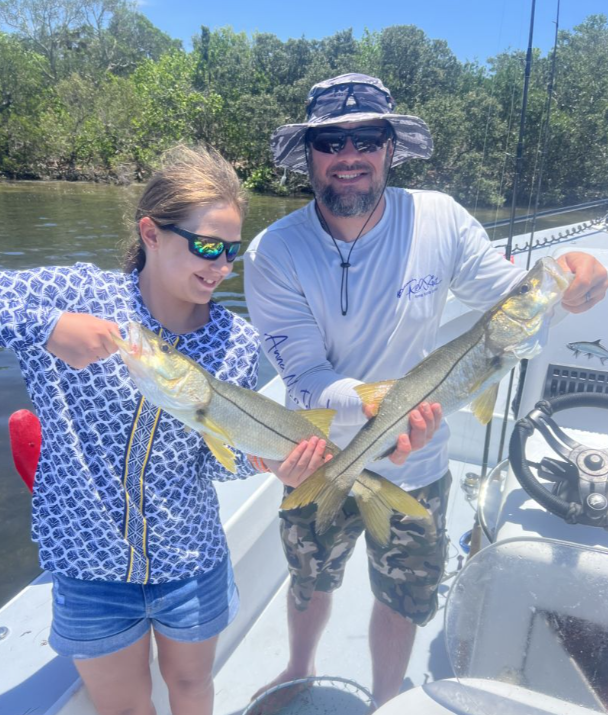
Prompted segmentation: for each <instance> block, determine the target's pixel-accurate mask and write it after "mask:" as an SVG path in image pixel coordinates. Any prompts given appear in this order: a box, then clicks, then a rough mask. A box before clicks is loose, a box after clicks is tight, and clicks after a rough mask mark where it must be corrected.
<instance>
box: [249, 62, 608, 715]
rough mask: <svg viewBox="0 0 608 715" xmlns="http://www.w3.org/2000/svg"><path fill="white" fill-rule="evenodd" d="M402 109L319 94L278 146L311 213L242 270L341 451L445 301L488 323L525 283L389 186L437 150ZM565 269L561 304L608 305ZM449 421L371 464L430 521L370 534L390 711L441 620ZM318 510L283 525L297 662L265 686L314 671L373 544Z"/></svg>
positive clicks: (283, 364) (289, 366)
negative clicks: (428, 626) (379, 537)
mask: <svg viewBox="0 0 608 715" xmlns="http://www.w3.org/2000/svg"><path fill="white" fill-rule="evenodd" d="M394 106H395V105H394V102H393V100H392V98H391V96H390V93H389V91H388V90H387V89H386V88H385V87H384V85H383V84H382V82H381V81H380V80H378V79H375V78H372V77H368V76H366V75H360V74H347V75H342V76H340V77H336V78H333V79H330V80H327V81H325V82H321V83H320V84H317V85H315V86H314V87H313V88H312V90H311V92H310V95H309V98H308V103H307V121H306V122H304V123H302V124H292V125H286V126H283V127H280V128H279V129H278V130H277V131H276V132H275V134H274V135H273V138H272V142H271V146H272V151H273V155H274V159H275V162H276V164H277V166H280V167H286V168H289V169H292V170H294V171H300V172H308V174H309V176H310V181H311V184H312V188H313V191H314V195H315V200H314V201H313V202H311V203H310V204H309V205H308V206H306V207H304V208H302V209H300V210H298V211H295V212H294V213H293V214H291V215H289V216H287V217H285V218H283V219H281V220H280V221H277V222H276V223H275V224H273V225H272V226H270V227H269V228H268V229H267V230H266V231H263V232H262V233H261V234H260V235H259V236H257V237H256V239H255V240H254V241H253V242H252V244H251V246H250V248H249V250H248V252H247V254H246V257H245V264H246V273H245V278H246V280H245V288H246V296H247V302H248V306H249V310H250V314H251V319H252V322H253V324H254V325H255V326H256V327H257V329H258V330H259V332H260V335H261V338H262V345H263V346H264V349H265V351H266V353H267V355H268V357H269V359H270V360H271V362H272V363H273V364H274V366H275V367H276V369H277V371H278V373H279V375H280V376H281V377H282V379H283V380H284V382H285V385H286V388H287V395H288V405H289V406H291V407H293V408H303V407H304V408H317V407H331V408H332V409H336V410H337V416H336V419H335V421H334V425H333V426H332V439H334V441H335V442H336V443H337V444H338V445H339V446H340V447H342V448H343V447H345V446H346V445H347V444H348V442H349V441H350V440H351V439H352V437H353V436H354V434H355V433H356V432H357V431H358V429H359V428H360V427H361V425H362V424H363V423H364V422H365V415H364V414H363V412H362V408H361V402H360V400H359V398H358V396H357V394H356V393H355V391H354V390H353V388H354V387H355V386H357V385H359V384H361V382H376V381H379V380H386V379H392V378H398V377H402V376H403V375H405V374H406V373H407V372H408V371H409V370H410V369H411V368H413V367H414V366H415V365H416V364H417V363H419V362H420V361H421V360H422V359H423V358H424V357H425V356H426V355H428V354H429V352H431V350H433V348H434V346H435V338H436V334H437V330H438V328H439V323H440V317H441V312H442V310H443V307H444V305H445V301H446V298H447V293H448V289H450V290H451V291H453V293H454V294H455V295H456V296H457V297H458V298H459V299H461V300H463V301H464V302H465V303H469V304H471V305H474V307H475V308H479V309H483V310H485V309H487V308H489V307H490V306H492V305H493V304H494V303H495V302H496V301H497V300H498V299H499V298H500V297H501V296H502V295H503V294H504V293H505V292H507V291H508V290H509V289H510V287H511V286H512V285H513V284H514V283H516V282H517V281H518V280H519V278H520V276H521V274H522V271H521V269H518V268H516V267H515V266H513V265H512V264H511V263H509V262H508V261H505V260H504V258H503V257H501V256H500V255H499V254H498V253H497V252H496V251H495V250H494V248H493V247H492V246H491V244H490V242H489V240H488V237H487V235H486V233H485V231H484V230H483V228H482V227H481V225H480V224H479V223H478V222H477V221H476V220H475V219H474V218H473V217H472V216H471V215H470V214H468V213H467V212H466V211H465V210H464V209H463V208H462V207H461V206H460V205H458V204H457V203H456V202H455V201H453V200H452V199H451V198H450V197H448V196H446V195H445V194H441V193H439V192H435V191H419V190H416V191H408V190H403V189H396V188H386V186H387V177H388V172H389V170H390V167H391V166H396V165H398V164H400V163H402V162H404V161H406V160H407V159H410V158H421V159H428V158H429V156H430V155H431V151H432V140H431V137H430V134H429V131H428V128H427V126H426V124H425V123H424V122H423V121H422V120H421V119H419V118H418V117H413V116H404V115H399V114H395V113H394V112H393V109H394ZM560 260H561V261H562V262H563V263H564V264H565V265H566V266H567V267H568V268H569V269H570V270H572V271H573V272H575V274H576V280H575V281H574V283H573V284H572V286H571V287H570V289H569V291H568V293H567V294H566V296H565V298H564V304H565V305H566V307H569V308H570V309H571V310H572V311H574V312H579V311H581V310H583V309H587V308H590V307H592V306H593V305H595V303H597V302H598V301H599V300H601V299H602V298H603V297H604V294H605V292H606V287H607V285H608V280H607V277H606V271H605V270H604V269H603V267H602V266H601V264H599V263H598V262H597V261H595V259H593V258H592V257H590V256H587V255H586V254H580V253H571V254H567V256H565V257H563V258H562V259H560ZM368 416H370V415H368ZM440 417H441V413H440V410H439V408H438V406H437V405H433V406H429V405H422V406H421V407H420V414H419V415H417V420H418V421H417V422H414V423H413V425H412V427H413V431H412V433H411V434H412V440H413V441H414V442H415V443H414V444H413V445H411V444H409V443H408V442H407V438H405V437H402V438H401V439H400V442H399V444H398V450H397V452H396V454H394V455H392V457H391V458H387V459H384V460H382V461H380V462H375V463H374V466H373V470H374V471H375V472H378V473H379V474H382V475H383V476H384V477H386V478H388V479H390V480H391V481H393V482H394V483H396V484H398V485H399V486H401V487H403V488H404V489H406V490H407V491H408V492H410V493H412V494H414V495H415V496H416V497H417V498H418V499H419V500H420V501H421V502H422V503H423V504H424V505H425V506H426V507H427V508H428V509H429V511H430V512H431V514H432V516H433V519H434V526H433V527H431V528H428V529H426V531H425V529H424V527H423V526H422V525H421V522H416V520H415V519H409V518H405V519H403V518H402V517H401V516H400V515H398V514H395V516H394V517H393V520H392V522H391V542H390V544H389V546H388V548H381V547H380V546H379V545H378V544H377V543H375V542H374V541H373V539H371V538H370V537H368V536H367V535H366V540H367V550H368V558H369V562H370V579H371V585H372V590H373V593H374V595H375V603H374V609H373V612H372V617H371V625H370V648H371V655H372V670H373V693H374V697H375V699H376V701H377V702H378V703H379V704H382V703H384V702H386V701H387V700H389V699H391V698H392V697H394V696H395V695H396V694H397V693H398V692H399V688H400V686H401V683H402V681H403V677H404V674H405V670H406V666H407V662H408V659H409V656H410V653H411V649H412V645H413V642H414V636H415V631H416V626H418V625H420V626H422V625H424V624H425V623H427V622H428V621H429V620H430V619H431V618H432V617H433V615H434V614H435V611H436V609H437V589H438V586H439V583H440V581H441V577H442V573H443V567H444V561H445V549H446V539H445V508H446V502H447V496H448V491H449V486H450V475H449V472H448V457H447V439H448V430H447V426H446V425H445V423H443V424H441V426H439V428H438V429H437V427H438V422H439V420H440ZM433 434H434V436H433ZM432 436H433V438H432V439H430V438H431V437H432ZM429 440H430V441H429ZM426 442H428V444H427V445H426V446H425V447H424V449H419V450H418V451H412V453H411V454H409V452H410V451H411V450H412V447H414V448H416V447H420V446H421V445H422V444H424V443H426ZM408 455H409V456H408ZM406 456H408V458H407V461H405V457H406ZM294 486H295V484H294ZM314 510H315V507H314V505H310V506H307V507H304V508H302V509H299V510H295V511H290V512H283V513H282V515H281V534H282V538H283V544H284V548H285V552H286V555H287V560H288V563H289V569H290V573H291V587H290V591H289V603H288V624H289V633H290V638H289V641H290V660H289V663H288V665H287V668H286V670H285V671H283V673H281V674H280V675H279V676H278V677H277V678H276V679H275V681H273V683H271V684H269V685H267V686H266V687H270V686H271V685H276V684H278V683H281V682H285V681H288V680H292V679H296V678H300V677H306V676H308V675H311V674H313V673H314V672H315V670H314V657H315V651H316V648H317V644H318V641H319V638H320V636H321V634H322V631H323V629H324V627H325V624H326V623H327V620H328V618H329V613H330V608H331V594H332V591H333V590H335V589H336V588H338V587H339V586H340V584H341V582H342V575H343V571H344V566H345V563H346V561H347V559H348V558H349V557H350V555H351V553H352V550H353V548H354V545H355V541H356V539H357V538H358V536H360V534H361V532H362V531H363V524H362V521H361V518H360V515H359V513H358V511H357V508H356V505H355V504H354V501H353V500H352V499H351V498H349V500H347V502H346V504H345V507H344V509H343V510H342V512H341V514H340V516H339V517H338V518H337V519H336V522H334V524H333V525H332V527H331V528H330V529H329V531H328V532H326V533H325V534H323V535H321V536H319V535H317V534H316V532H315V529H314ZM264 689H265V688H264Z"/></svg>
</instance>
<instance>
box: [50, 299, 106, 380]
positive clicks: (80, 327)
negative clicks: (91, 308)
mask: <svg viewBox="0 0 608 715" xmlns="http://www.w3.org/2000/svg"><path fill="white" fill-rule="evenodd" d="M112 333H114V334H115V335H118V336H119V337H120V330H119V328H118V325H116V323H111V322H110V321H109V320H102V319H101V318H96V317H95V316H93V315H87V314H85V313H63V315H62V316H61V317H60V318H59V320H58V321H57V324H56V325H55V328H54V329H53V332H52V333H51V337H50V338H49V340H48V342H47V344H46V349H47V350H48V351H49V352H50V353H52V354H53V355H54V356H55V357H58V358H59V359H60V360H63V361H64V362H66V363H67V364H68V365H70V366H71V367H75V368H76V369H78V370H80V369H82V368H83V367H87V365H90V364H91V363H93V362H97V360H102V359H103V358H107V357H109V356H110V355H112V353H115V352H116V350H117V347H116V344H115V343H114V341H113V340H112V338H111V337H110V335H111V334H112Z"/></svg>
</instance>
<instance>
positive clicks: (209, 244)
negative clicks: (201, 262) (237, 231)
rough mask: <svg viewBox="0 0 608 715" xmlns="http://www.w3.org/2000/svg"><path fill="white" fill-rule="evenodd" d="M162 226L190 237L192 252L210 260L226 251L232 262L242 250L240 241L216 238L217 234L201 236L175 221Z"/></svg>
mask: <svg viewBox="0 0 608 715" xmlns="http://www.w3.org/2000/svg"><path fill="white" fill-rule="evenodd" d="M161 228H162V229H163V230H165V231H172V232H173V233H176V234H177V235H178V236H182V237H183V238H186V239H188V250H189V251H190V253H194V255H195V256H198V257H199V258H205V259H206V260H208V261H215V260H216V259H217V258H219V257H220V256H221V255H222V253H223V252H224V251H226V260H227V261H228V263H232V261H234V259H235V258H236V257H237V256H238V255H239V251H240V250H241V242H240V241H224V240H223V239H221V238H215V236H201V235H200V234H198V233H192V232H191V231H186V229H184V228H179V226H176V225H175V224H174V223H170V224H168V225H167V226H161Z"/></svg>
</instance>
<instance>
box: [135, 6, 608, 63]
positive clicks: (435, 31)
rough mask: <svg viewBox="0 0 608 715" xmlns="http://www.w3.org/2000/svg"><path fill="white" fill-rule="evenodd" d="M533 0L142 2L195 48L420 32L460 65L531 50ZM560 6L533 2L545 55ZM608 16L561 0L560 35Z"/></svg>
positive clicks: (156, 20)
mask: <svg viewBox="0 0 608 715" xmlns="http://www.w3.org/2000/svg"><path fill="white" fill-rule="evenodd" d="M531 7H532V0H382V1H381V2H372V0H348V1H347V2H338V1H337V0H307V1H306V2H298V0H281V1H279V0H213V2H205V1H204V0H203V1H202V2H201V1H200V0H199V1H195V0H139V11H140V12H142V13H143V14H144V15H146V16H147V17H148V19H149V20H151V22H152V23H153V24H154V25H155V26H156V27H158V28H160V29H161V30H163V31H164V32H166V33H167V34H168V35H169V36H171V37H173V38H179V39H181V40H182V41H183V43H184V47H185V48H186V49H190V48H191V46H192V45H191V41H190V40H191V38H192V36H193V35H196V34H198V31H199V28H200V26H201V25H206V26H207V27H210V28H211V29H212V30H213V29H217V28H220V27H226V26H230V27H232V28H233V30H235V31H236V32H246V33H247V34H248V35H252V34H253V33H255V32H270V33H272V34H274V35H276V36H277V37H279V38H280V39H281V40H287V39H289V38H290V37H302V36H304V37H306V38H307V39H309V40H311V39H321V38H323V37H327V36H329V35H333V34H334V33H336V32H338V31H340V30H345V29H348V28H352V30H353V33H354V35H355V37H356V38H360V37H361V36H362V34H363V32H364V31H365V29H368V30H372V31H377V30H382V28H384V27H388V26H390V25H416V26H417V27H419V28H420V29H422V30H424V32H425V33H426V35H427V36H428V37H430V38H431V39H441V40H446V41H447V43H448V45H449V47H450V49H451V50H452V52H454V54H455V55H456V56H457V57H458V59H459V60H461V61H464V60H475V59H476V60H479V61H480V62H485V61H486V60H487V58H488V57H492V56H494V55H496V54H498V53H499V52H502V51H504V50H508V49H525V48H526V47H527V44H528V34H529V23H530V15H531ZM556 8H557V0H536V16H535V26H534V46H535V47H539V48H540V49H541V50H542V52H543V54H546V53H547V51H549V50H550V49H551V47H552V46H553V40H554V36H555V15H556ZM600 13H603V14H606V15H608V0H561V3H560V23H559V26H560V29H564V30H568V29H572V28H573V27H575V26H576V25H578V24H580V23H581V22H583V21H584V19H585V18H586V17H588V16H589V15H593V14H600Z"/></svg>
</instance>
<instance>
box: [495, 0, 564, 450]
mask: <svg viewBox="0 0 608 715" xmlns="http://www.w3.org/2000/svg"><path fill="white" fill-rule="evenodd" d="M560 2H561V0H557V11H556V15H555V40H554V42H553V57H552V58H551V72H550V75H549V85H548V87H547V113H546V115H545V122H544V126H543V130H542V131H543V132H544V136H543V148H542V153H541V160H540V167H539V170H538V185H537V189H536V200H535V203H534V211H533V213H532V229H531V231H530V245H529V247H528V257H527V260H526V268H527V269H529V268H530V263H531V260H532V244H533V241H534V232H535V230H536V218H537V216H538V205H539V202H540V193H541V186H542V178H543V169H544V163H545V157H546V154H547V144H548V140H549V127H550V125H549V120H550V118H551V104H552V102H553V85H554V82H555V66H556V64H555V61H556V58H557V40H558V35H559V11H560ZM527 370H528V360H526V359H524V360H522V361H521V363H520V369H519V380H518V383H517V391H516V393H515V399H514V400H513V411H514V412H515V414H517V412H518V410H519V405H520V404H521V395H522V391H523V387H524V380H525V378H526V372H527ZM514 375H515V370H511V375H510V377H509V389H508V391H507V403H506V405H505V414H504V417H503V423H502V429H501V433H500V443H499V445H498V461H499V462H500V461H501V460H502V453H503V450H504V446H505V439H506V434H507V421H508V418H509V402H510V401H511V391H512V389H513V379H514Z"/></svg>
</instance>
